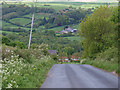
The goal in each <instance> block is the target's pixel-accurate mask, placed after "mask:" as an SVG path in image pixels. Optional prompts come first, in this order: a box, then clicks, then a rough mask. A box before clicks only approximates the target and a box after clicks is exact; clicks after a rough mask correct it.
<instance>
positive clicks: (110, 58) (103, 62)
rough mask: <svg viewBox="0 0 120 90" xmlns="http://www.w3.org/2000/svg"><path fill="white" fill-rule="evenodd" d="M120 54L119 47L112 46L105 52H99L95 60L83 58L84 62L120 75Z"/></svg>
mask: <svg viewBox="0 0 120 90" xmlns="http://www.w3.org/2000/svg"><path fill="white" fill-rule="evenodd" d="M118 56H119V55H118V49H117V48H116V47H111V48H109V49H107V50H106V51H104V52H101V53H98V54H97V55H96V58H95V59H94V60H91V59H86V60H83V62H82V64H89V65H92V66H95V67H98V68H101V69H104V70H106V71H108V72H114V73H117V74H119V75H120V70H119V65H118Z"/></svg>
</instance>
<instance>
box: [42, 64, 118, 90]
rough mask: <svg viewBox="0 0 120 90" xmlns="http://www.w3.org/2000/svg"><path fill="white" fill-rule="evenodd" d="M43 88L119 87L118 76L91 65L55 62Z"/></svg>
mask: <svg viewBox="0 0 120 90" xmlns="http://www.w3.org/2000/svg"><path fill="white" fill-rule="evenodd" d="M41 88H118V77H117V76H115V75H113V74H111V73H109V72H105V71H102V70H100V69H98V68H95V67H93V66H90V65H79V64H55V65H53V67H52V68H51V69H50V71H49V73H48V75H47V78H46V80H45V82H44V83H43V84H42V85H41Z"/></svg>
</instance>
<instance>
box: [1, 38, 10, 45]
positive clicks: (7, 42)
mask: <svg viewBox="0 0 120 90" xmlns="http://www.w3.org/2000/svg"><path fill="white" fill-rule="evenodd" d="M10 42H11V41H10V39H9V38H7V37H5V36H3V37H2V43H3V44H6V45H9V44H10Z"/></svg>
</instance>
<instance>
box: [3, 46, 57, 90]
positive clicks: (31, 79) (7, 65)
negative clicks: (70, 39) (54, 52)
mask: <svg viewBox="0 0 120 90" xmlns="http://www.w3.org/2000/svg"><path fill="white" fill-rule="evenodd" d="M2 56H3V59H2V64H3V79H2V88H39V87H40V86H41V84H42V83H43V82H44V80H45V78H46V74H47V73H48V71H49V69H50V68H51V67H52V65H53V64H55V61H54V60H52V59H51V58H50V57H49V56H45V55H43V52H42V51H41V49H37V50H35V49H29V50H27V49H26V50H24V49H16V48H12V47H8V46H3V53H2Z"/></svg>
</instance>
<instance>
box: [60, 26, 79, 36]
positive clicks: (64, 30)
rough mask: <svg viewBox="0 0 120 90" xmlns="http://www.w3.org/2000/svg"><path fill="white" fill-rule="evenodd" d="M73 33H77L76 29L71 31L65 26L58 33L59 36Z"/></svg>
mask: <svg viewBox="0 0 120 90" xmlns="http://www.w3.org/2000/svg"><path fill="white" fill-rule="evenodd" d="M69 32H70V33H75V32H77V29H71V28H70V27H68V26H66V27H65V28H64V29H63V30H62V31H60V32H59V33H60V34H68V33H69Z"/></svg>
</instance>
